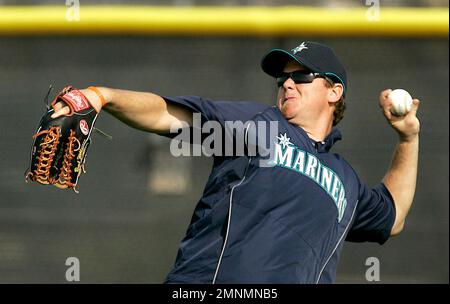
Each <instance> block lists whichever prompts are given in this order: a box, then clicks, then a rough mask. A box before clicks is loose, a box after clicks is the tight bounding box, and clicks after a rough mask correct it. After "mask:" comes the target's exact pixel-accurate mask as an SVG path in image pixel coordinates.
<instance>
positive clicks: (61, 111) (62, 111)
mask: <svg viewBox="0 0 450 304" xmlns="http://www.w3.org/2000/svg"><path fill="white" fill-rule="evenodd" d="M55 108H56V109H55V113H53V114H52V116H50V117H51V118H58V117H59V116H63V115H67V114H69V113H70V108H69V107H68V106H65V107H63V108H61V107H59V109H58V110H57V104H55Z"/></svg>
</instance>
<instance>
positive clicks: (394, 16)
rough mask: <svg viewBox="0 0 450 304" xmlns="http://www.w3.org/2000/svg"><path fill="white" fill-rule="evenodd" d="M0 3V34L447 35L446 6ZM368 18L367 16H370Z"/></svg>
mask: <svg viewBox="0 0 450 304" xmlns="http://www.w3.org/2000/svg"><path fill="white" fill-rule="evenodd" d="M67 13H68V8H67V7H65V6H3V7H0V35H66V34H79V35H88V34H95V35H97V34H107V35H119V34H120V35H122V34H133V35H189V36H197V35H210V36H223V35H225V36H300V35H301V36H304V35H320V36H331V37H336V36H341V37H342V36H362V37H367V36H381V37H441V38H448V29H449V28H448V27H449V19H448V18H449V12H448V9H447V8H381V10H380V15H379V20H378V21H370V20H369V18H368V14H370V12H369V9H368V8H364V7H362V8H313V7H298V6H292V7H286V6H283V7H260V6H254V7H161V6H133V7H131V6H87V5H81V8H80V11H79V16H80V20H79V21H68V19H66V14H67ZM369 17H370V16H369Z"/></svg>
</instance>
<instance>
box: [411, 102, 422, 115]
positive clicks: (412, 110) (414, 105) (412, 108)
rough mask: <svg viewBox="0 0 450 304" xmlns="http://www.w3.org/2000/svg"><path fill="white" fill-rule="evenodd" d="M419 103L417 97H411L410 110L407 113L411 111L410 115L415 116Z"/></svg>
mask: <svg viewBox="0 0 450 304" xmlns="http://www.w3.org/2000/svg"><path fill="white" fill-rule="evenodd" d="M419 104H420V100H419V99H413V103H412V106H411V110H410V111H409V113H411V114H412V115H414V116H415V115H416V113H417V109H419Z"/></svg>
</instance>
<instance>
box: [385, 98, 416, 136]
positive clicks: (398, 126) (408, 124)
mask: <svg viewBox="0 0 450 304" xmlns="http://www.w3.org/2000/svg"><path fill="white" fill-rule="evenodd" d="M391 91H392V90H391V89H387V90H384V91H382V92H381V94H380V107H381V109H382V110H383V114H384V116H385V117H386V119H387V121H388V122H389V124H390V125H391V126H392V127H393V128H394V130H396V131H397V133H398V134H399V136H400V139H401V140H402V141H410V140H412V139H414V138H415V137H416V136H417V135H418V134H419V131H420V122H419V119H418V118H417V116H416V114H417V109H418V108H419V103H420V101H419V100H418V99H413V104H412V107H411V110H410V111H409V112H408V113H407V114H406V115H405V116H401V117H397V116H395V115H393V114H392V113H391V108H392V101H391V99H390V98H389V93H391Z"/></svg>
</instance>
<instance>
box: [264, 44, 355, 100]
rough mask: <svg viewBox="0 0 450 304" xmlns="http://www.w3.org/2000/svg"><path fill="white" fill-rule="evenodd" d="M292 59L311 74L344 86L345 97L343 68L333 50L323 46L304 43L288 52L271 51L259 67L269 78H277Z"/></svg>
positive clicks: (345, 82)
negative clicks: (320, 75) (318, 74)
mask: <svg viewBox="0 0 450 304" xmlns="http://www.w3.org/2000/svg"><path fill="white" fill-rule="evenodd" d="M292 59H294V60H295V61H297V62H298V63H299V64H300V65H302V66H304V67H305V68H307V69H308V70H310V71H311V72H314V73H320V74H323V75H325V76H327V77H329V78H330V79H332V80H333V81H335V82H338V83H341V84H342V85H343V86H344V95H345V92H346V91H347V73H346V71H345V67H344V65H343V64H342V63H341V61H340V60H339V58H338V57H337V56H336V54H335V53H334V51H333V49H331V48H330V47H329V46H326V45H324V44H321V43H317V42H312V41H305V42H302V43H301V44H300V45H298V46H297V47H295V48H293V49H291V50H289V51H287V50H282V49H273V50H271V51H269V52H268V53H267V54H266V55H265V56H264V57H263V59H262V61H261V67H262V69H263V71H264V72H266V73H267V74H269V75H270V76H272V77H279V76H281V74H282V73H283V69H284V67H285V65H286V63H287V62H288V61H290V60H292Z"/></svg>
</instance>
